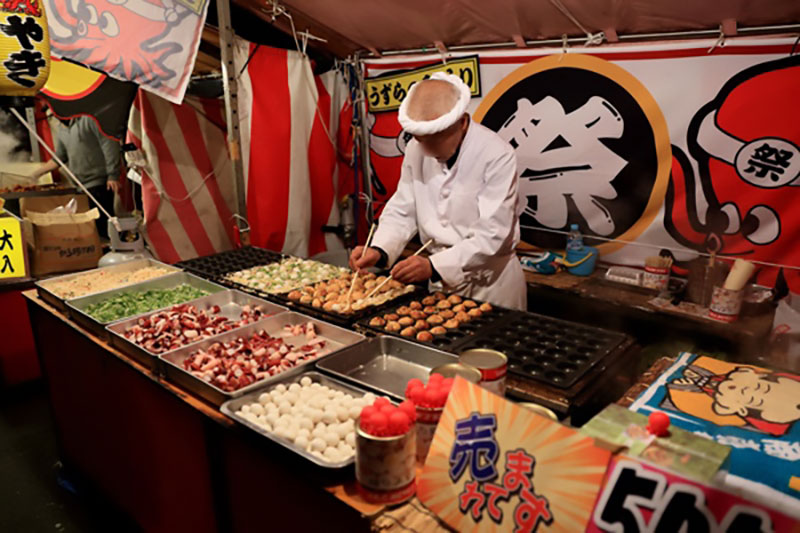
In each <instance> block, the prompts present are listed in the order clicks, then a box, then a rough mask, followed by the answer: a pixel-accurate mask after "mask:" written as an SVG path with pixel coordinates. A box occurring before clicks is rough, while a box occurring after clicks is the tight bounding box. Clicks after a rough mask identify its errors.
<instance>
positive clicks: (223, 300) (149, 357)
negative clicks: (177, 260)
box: [106, 289, 287, 371]
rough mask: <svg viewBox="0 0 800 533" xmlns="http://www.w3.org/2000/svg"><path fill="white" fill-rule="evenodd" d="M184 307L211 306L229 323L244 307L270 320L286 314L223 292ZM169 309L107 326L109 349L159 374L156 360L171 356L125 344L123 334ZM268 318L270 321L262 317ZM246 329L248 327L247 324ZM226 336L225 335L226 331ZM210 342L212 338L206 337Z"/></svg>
mask: <svg viewBox="0 0 800 533" xmlns="http://www.w3.org/2000/svg"><path fill="white" fill-rule="evenodd" d="M186 303H187V304H191V305H194V306H195V307H197V308H198V309H208V308H210V307H211V306H214V305H218V306H219V307H220V312H219V315H220V316H224V317H226V318H229V319H231V320H238V319H239V318H240V316H241V312H242V307H244V306H245V305H250V306H256V305H258V306H261V307H262V308H263V309H264V312H266V313H269V316H276V315H279V314H281V313H285V312H286V311H287V309H286V308H285V307H283V306H282V305H277V304H274V303H270V302H265V301H264V300H262V299H260V298H255V297H253V296H250V295H248V294H244V293H243V292H239V291H235V290H231V289H228V290H225V291H223V292H218V293H216V294H210V295H208V296H203V297H202V298H198V299H196V300H191V301H189V302H186ZM171 308H172V306H170V307H164V308H162V309H157V310H155V311H150V312H149V313H145V314H144V315H140V316H137V317H133V318H127V319H125V320H121V321H119V322H114V323H113V324H111V325H110V326H107V328H106V329H108V332H109V334H110V336H111V345H112V346H114V347H115V348H118V349H119V350H120V351H121V352H123V353H125V354H127V355H129V356H131V357H132V358H133V359H136V360H137V361H139V362H140V363H142V364H144V365H146V366H148V367H149V368H150V369H151V370H154V371H160V370H161V369H160V368H159V366H160V365H159V364H158V363H159V362H160V360H159V356H160V355H166V354H168V353H170V352H164V353H162V354H155V353H153V352H150V351H148V350H146V349H145V348H142V347H141V346H139V345H138V344H136V343H135V342H132V341H130V340H128V339H127V338H126V337H125V331H127V330H128V328H130V327H131V326H133V325H135V324H137V323H138V322H139V320H140V319H141V318H143V317H148V316H151V315H153V314H155V313H159V312H161V311H165V310H168V309H171ZM264 318H269V317H264ZM248 326H249V324H248ZM238 329H240V328H235V329H232V330H231V331H236V330H238ZM225 333H228V332H227V331H226V332H225ZM208 338H209V339H212V338H214V337H213V336H212V337H208ZM203 340H206V339H200V340H198V341H195V342H192V343H189V344H186V345H185V346H181V348H177V349H182V348H185V347H186V346H193V345H194V344H197V343H198V342H201V341H203Z"/></svg>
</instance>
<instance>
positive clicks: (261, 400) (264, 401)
mask: <svg viewBox="0 0 800 533" xmlns="http://www.w3.org/2000/svg"><path fill="white" fill-rule="evenodd" d="M270 400H271V397H270V395H269V394H267V393H266V392H262V393H261V394H260V395H259V396H258V403H260V404H261V405H264V404H268V403H269V402H270Z"/></svg>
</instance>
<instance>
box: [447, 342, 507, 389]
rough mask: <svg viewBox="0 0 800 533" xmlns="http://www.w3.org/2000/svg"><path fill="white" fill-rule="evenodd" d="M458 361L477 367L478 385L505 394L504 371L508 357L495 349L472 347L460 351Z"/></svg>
mask: <svg viewBox="0 0 800 533" xmlns="http://www.w3.org/2000/svg"><path fill="white" fill-rule="evenodd" d="M458 362H459V363H461V364H462V365H466V366H471V367H474V368H477V369H478V370H479V371H480V373H481V382H480V386H481V387H483V388H484V389H486V390H488V391H490V392H493V393H495V394H497V395H499V396H505V394H506V372H507V370H508V357H506V354H504V353H502V352H498V351H497V350H490V349H488V348H474V349H472V350H467V351H465V352H461V354H460V355H459V356H458Z"/></svg>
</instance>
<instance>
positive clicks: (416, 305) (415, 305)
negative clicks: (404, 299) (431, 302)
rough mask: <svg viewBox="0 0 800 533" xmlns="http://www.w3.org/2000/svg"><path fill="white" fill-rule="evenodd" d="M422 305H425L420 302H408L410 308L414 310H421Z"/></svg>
mask: <svg viewBox="0 0 800 533" xmlns="http://www.w3.org/2000/svg"><path fill="white" fill-rule="evenodd" d="M422 307H423V306H422V304H421V303H419V302H411V303H410V304H408V308H409V309H412V310H414V311H421V310H422Z"/></svg>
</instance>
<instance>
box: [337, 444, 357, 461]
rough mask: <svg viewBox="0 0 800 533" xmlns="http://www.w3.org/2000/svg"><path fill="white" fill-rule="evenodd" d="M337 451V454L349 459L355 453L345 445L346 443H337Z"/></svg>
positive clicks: (350, 447)
mask: <svg viewBox="0 0 800 533" xmlns="http://www.w3.org/2000/svg"><path fill="white" fill-rule="evenodd" d="M338 449H339V452H340V453H341V454H342V455H343V456H345V457H350V456H351V455H353V454H355V453H356V452H355V450H353V447H352V446H350V445H349V444H347V443H346V442H341V443H339V446H338Z"/></svg>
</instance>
